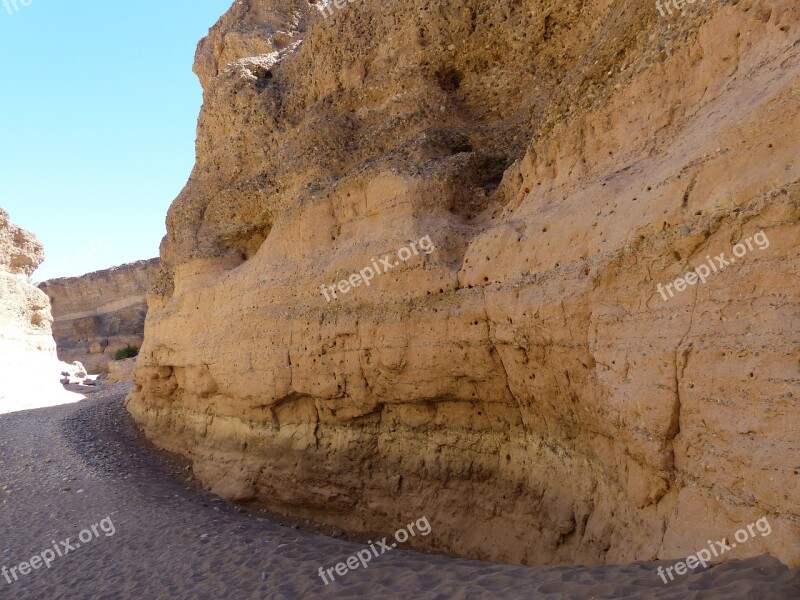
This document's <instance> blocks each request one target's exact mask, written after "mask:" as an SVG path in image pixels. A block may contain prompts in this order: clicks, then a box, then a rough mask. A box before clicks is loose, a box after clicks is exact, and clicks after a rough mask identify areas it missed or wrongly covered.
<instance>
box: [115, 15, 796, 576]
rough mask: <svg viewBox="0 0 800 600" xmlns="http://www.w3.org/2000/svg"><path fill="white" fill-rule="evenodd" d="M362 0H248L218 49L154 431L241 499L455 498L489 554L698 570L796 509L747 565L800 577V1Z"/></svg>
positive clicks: (173, 254)
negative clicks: (792, 568)
mask: <svg viewBox="0 0 800 600" xmlns="http://www.w3.org/2000/svg"><path fill="white" fill-rule="evenodd" d="M344 6H345V8H343V9H337V8H333V10H332V12H333V14H332V16H329V17H327V18H325V17H323V16H322V15H321V13H320V12H319V11H318V10H317V7H315V6H314V5H313V4H309V3H308V2H307V1H306V0H302V1H301V0H295V1H292V2H280V3H279V2H276V1H273V0H246V1H243V2H236V3H235V4H234V6H233V7H232V8H231V9H230V11H229V12H228V13H227V14H226V15H225V16H224V17H223V18H222V19H221V20H220V21H219V23H218V24H217V25H216V26H215V27H214V28H213V29H212V30H211V32H210V34H209V36H208V37H207V38H206V39H204V40H203V41H202V42H201V43H200V45H199V47H198V51H197V59H196V64H195V71H196V73H197V75H198V77H199V78H200V81H201V82H202V84H203V88H204V106H203V109H202V112H201V115H200V120H199V124H198V140H197V163H196V166H195V169H194V172H193V173H192V176H191V178H190V180H189V183H188V184H187V186H186V188H185V189H184V190H183V191H182V192H181V194H180V195H179V197H178V198H177V199H176V200H175V202H174V203H173V205H172V206H171V208H170V210H169V214H168V218H167V225H168V233H167V236H166V238H165V239H164V242H163V243H162V251H161V256H162V270H161V273H160V275H159V276H158V278H157V279H156V281H155V283H154V286H153V288H152V294H151V295H150V296H149V307H150V312H149V313H148V316H147V322H146V326H145V343H144V346H143V349H142V353H141V354H140V357H139V360H138V362H137V367H136V374H135V387H134V391H133V393H132V395H131V396H130V397H129V400H128V409H129V411H130V412H131V413H132V414H133V415H134V417H135V418H136V420H137V421H138V422H139V424H140V425H141V426H142V427H143V428H144V430H145V431H146V433H147V434H148V436H150V437H151V438H152V439H153V440H154V441H156V442H157V443H158V444H160V445H161V446H163V447H165V448H167V449H169V450H172V451H176V452H180V453H182V454H185V455H187V456H189V457H191V459H192V460H193V461H194V469H195V472H196V474H198V476H199V477H201V479H202V480H203V481H204V482H206V483H207V485H208V486H209V487H210V488H211V489H213V490H214V491H215V492H217V493H218V494H220V495H221V496H223V497H225V498H229V499H233V500H239V501H246V502H252V503H257V504H260V505H263V506H266V507H269V508H271V509H273V510H276V511H280V512H283V513H286V514H292V515H296V516H302V517H306V518H312V519H316V520H318V521H323V522H326V523H328V524H336V525H338V526H342V527H346V528H350V529H357V530H363V531H370V532H374V531H382V532H391V531H394V530H395V529H396V528H397V527H398V526H400V525H401V524H403V523H408V522H410V521H409V520H410V519H414V518H418V517H419V516H421V515H427V516H428V517H429V518H430V521H431V523H432V527H433V533H434V535H430V536H427V537H425V538H418V539H415V543H417V544H426V545H427V547H429V548H433V549H436V550H441V551H446V552H451V553H455V554H459V555H464V556H470V557H475V558H485V559H495V560H504V561H511V562H520V563H527V564H534V563H563V562H582V563H595V564H596V563H611V562H626V561H631V560H634V559H652V558H656V557H662V558H665V557H684V556H686V555H688V554H691V553H692V552H694V551H695V550H696V549H697V548H702V547H705V546H706V545H707V540H709V539H711V540H716V539H722V538H723V537H724V536H728V538H729V539H730V538H731V536H732V534H733V532H734V531H735V530H736V529H738V528H739V527H741V526H742V525H745V524H748V523H752V522H754V521H755V520H756V519H759V518H761V517H764V516H766V517H768V518H769V522H770V523H771V525H772V532H771V534H770V535H769V536H759V537H756V539H753V540H751V541H750V542H749V543H747V544H740V545H739V547H738V548H736V549H735V550H733V551H732V552H731V553H729V554H728V555H726V556H730V557H735V556H741V555H753V554H758V553H761V552H764V551H769V552H771V553H773V554H775V555H776V556H778V557H779V558H781V560H783V561H784V562H787V563H792V564H795V565H796V564H800V545H798V543H797V542H798V539H800V526H799V525H798V523H799V519H800V501H798V498H800V493H799V492H800V476H798V467H797V465H798V464H800V459H798V442H797V435H796V431H797V429H798V426H800V405H799V404H798V402H800V387H799V386H798V381H799V379H800V360H799V359H800V343H798V342H800V310H799V309H800V286H798V284H797V281H798V279H797V275H798V268H799V267H800V256H798V244H797V241H798V231H799V230H798V220H799V219H800V187H799V186H798V176H799V175H800V163H798V161H797V149H798V148H797V147H798V139H797V131H798V126H800V109H798V92H799V91H800V78H799V77H798V76H800V43H799V39H800V29H799V28H798V7H797V4H796V2H795V1H794V0H763V1H762V0H759V1H753V0H741V1H738V2H729V3H725V4H723V3H717V2H708V3H695V4H693V5H688V4H687V5H686V8H685V10H684V12H683V14H680V13H679V14H676V15H673V16H671V17H669V18H665V17H662V16H660V14H659V12H658V10H657V9H656V8H655V7H654V6H653V5H652V4H651V3H647V2H644V3H642V2H639V1H634V0H617V1H612V0H594V1H578V0H557V1H556V0H553V1H549V0H522V1H521V2H514V3H511V2H498V1H489V2H486V1H481V2H479V1H477V0H474V1H471V0H449V1H447V2H443V3H436V4H430V3H427V2H422V1H420V0H392V1H391V2H388V3H386V2H382V3H374V2H358V3H353V4H345V5H344ZM676 12H677V11H676ZM425 236H430V240H431V242H432V244H433V245H434V246H435V250H434V251H432V252H430V253H429V254H428V253H426V252H419V253H418V254H412V256H410V257H409V258H408V260H405V261H398V260H396V259H395V260H394V261H393V260H392V256H400V258H403V256H402V255H400V254H399V253H398V252H399V251H400V249H401V248H403V247H406V248H408V247H409V244H410V243H411V242H416V243H417V245H418V246H419V245H420V244H421V242H420V240H422V239H424V238H425ZM765 239H766V240H767V243H768V247H767V245H766V243H765V242H764V240H765ZM745 240H749V244H750V248H749V249H747V251H746V256H744V257H743V258H736V261H738V262H734V263H731V262H730V261H728V260H727V259H726V258H724V257H723V260H725V262H726V265H720V266H719V267H717V263H716V261H715V260H714V259H713V257H715V256H718V255H719V254H720V253H723V252H724V253H725V256H727V257H732V254H731V252H732V246H734V245H735V244H737V243H739V242H742V243H745ZM759 240H760V242H759ZM737 252H738V250H737ZM384 256H388V257H389V258H388V261H389V264H390V265H391V267H392V268H391V270H390V271H389V272H388V273H386V274H382V275H380V276H375V277H374V279H373V280H371V281H370V282H369V285H362V283H363V281H364V280H363V279H361V280H359V279H358V278H355V279H354V280H351V279H350V276H351V274H355V273H359V272H360V271H361V270H362V269H365V268H366V267H370V266H371V265H373V264H375V265H376V266H377V268H380V265H379V264H378V263H377V262H374V261H375V259H380V257H384ZM737 256H738V255H737ZM706 257H709V258H706ZM709 260H712V264H713V266H714V271H711V265H709V266H708V269H707V270H709V274H708V275H707V276H706V275H705V270H700V269H698V272H700V273H703V275H704V280H705V282H698V277H697V276H696V275H695V276H693V285H687V284H686V282H684V283H683V284H682V285H681V284H677V283H674V280H676V278H678V277H680V276H682V275H684V274H686V273H687V271H689V270H690V269H694V268H696V267H699V266H700V265H706V264H708V261H709ZM393 263H397V264H396V265H394V264H393ZM366 276H368V274H366V273H365V277H366ZM340 281H341V282H342V283H340V284H338V286H337V282H340ZM342 284H344V285H342ZM667 284H670V286H671V287H663V286H667ZM331 285H334V286H335V287H334V289H333V290H331V289H330V286H331ZM659 285H661V286H662V287H661V288H659V287H658V286H659ZM321 286H326V287H325V288H323V287H321ZM349 286H352V288H351V289H349V291H345V290H347V288H348V287H349ZM679 288H680V291H679ZM323 290H325V293H323ZM660 290H665V291H664V292H663V296H662V292H661V291H660ZM334 291H337V297H336V298H335V299H334V298H333V297H332V295H333V292H334ZM670 294H671V296H670ZM326 295H327V296H328V297H330V300H328V299H326Z"/></svg>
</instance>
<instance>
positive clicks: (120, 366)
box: [106, 358, 136, 383]
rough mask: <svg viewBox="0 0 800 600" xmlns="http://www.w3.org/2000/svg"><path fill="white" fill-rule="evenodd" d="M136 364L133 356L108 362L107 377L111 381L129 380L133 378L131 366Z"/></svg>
mask: <svg viewBox="0 0 800 600" xmlns="http://www.w3.org/2000/svg"><path fill="white" fill-rule="evenodd" d="M134 366H136V359H135V358H126V359H124V360H117V361H112V362H109V363H108V377H107V378H106V379H108V381H109V382H111V383H116V382H118V381H131V380H132V379H133V368H134Z"/></svg>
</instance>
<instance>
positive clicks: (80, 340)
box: [39, 258, 159, 373]
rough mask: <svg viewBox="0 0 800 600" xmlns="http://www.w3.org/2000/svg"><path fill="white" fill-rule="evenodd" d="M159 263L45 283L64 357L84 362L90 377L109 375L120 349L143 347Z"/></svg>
mask: <svg viewBox="0 0 800 600" xmlns="http://www.w3.org/2000/svg"><path fill="white" fill-rule="evenodd" d="M158 264H159V261H158V259H157V258H154V259H151V260H140V261H138V262H134V263H130V264H127V265H122V266H119V267H114V268H112V269H107V270H104V271H97V272H96V273H89V274H88V275H83V276H81V277H65V278H62V279H51V280H50V281H45V282H44V283H41V284H40V285H39V287H40V289H41V290H43V291H44V292H45V293H46V294H47V295H48V296H49V297H50V301H51V303H52V306H53V318H54V319H55V322H54V324H53V334H54V336H55V339H56V344H57V346H58V356H59V358H60V359H61V360H63V361H65V362H72V361H76V360H77V361H80V362H81V363H83V364H84V365H85V366H86V368H87V369H88V370H89V371H90V372H91V373H101V372H105V371H108V363H109V361H113V360H114V354H115V353H116V351H117V350H120V349H121V348H125V347H126V346H134V347H136V348H139V347H141V345H142V338H143V336H144V319H145V316H146V315H147V290H148V288H149V287H150V285H151V284H152V282H153V280H154V278H155V275H156V273H157V272H158Z"/></svg>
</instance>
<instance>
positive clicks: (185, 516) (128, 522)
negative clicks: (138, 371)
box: [0, 383, 800, 600]
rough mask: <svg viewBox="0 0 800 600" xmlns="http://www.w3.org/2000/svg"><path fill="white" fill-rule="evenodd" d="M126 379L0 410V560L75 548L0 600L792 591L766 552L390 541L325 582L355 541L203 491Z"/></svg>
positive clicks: (791, 594) (796, 584)
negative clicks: (671, 564)
mask: <svg viewBox="0 0 800 600" xmlns="http://www.w3.org/2000/svg"><path fill="white" fill-rule="evenodd" d="M128 385H129V384H125V383H122V384H116V385H113V386H108V387H105V388H104V389H102V390H100V391H98V392H96V393H93V394H91V395H90V396H89V398H88V399H87V400H84V401H82V402H79V403H77V404H70V405H65V406H57V407H52V408H43V409H38V410H32V411H27V412H18V413H12V414H7V415H3V416H0V500H1V501H2V509H0V567H5V568H6V569H11V568H12V567H17V566H18V565H19V564H20V563H22V562H24V561H28V560H29V559H30V558H31V557H32V556H34V555H35V554H40V555H41V554H42V552H43V551H45V550H48V549H51V548H53V544H54V543H55V544H56V545H57V546H58V548H59V551H61V552H63V549H64V547H65V546H64V545H63V544H60V542H62V541H66V539H67V538H70V540H69V542H68V544H69V546H72V547H74V549H73V550H72V551H70V552H69V553H68V554H66V555H64V556H61V557H58V556H56V557H55V559H54V560H51V561H50V563H51V564H50V568H49V569H48V568H46V566H44V565H41V566H40V568H39V569H37V570H33V571H31V572H30V573H29V574H27V575H21V574H19V571H17V574H18V578H19V580H18V581H14V580H13V576H11V577H10V578H11V580H12V583H11V584H9V583H8V582H7V581H6V579H5V577H3V576H2V575H0V598H13V599H19V600H25V599H28V598H36V599H48V600H51V599H52V600H56V599H61V598H63V599H70V600H80V599H84V598H85V599H90V598H91V599H109V600H110V599H120V598H121V599H127V598H136V599H150V598H153V599H161V598H164V599H176V598H177V599H180V598H187V599H188V598H193V599H206V598H207V599H215V600H216V599H217V598H225V599H226V600H235V599H240V598H241V599H245V598H247V599H250V598H253V599H254V598H267V599H273V598H275V599H278V598H280V599H291V600H298V599H306V598H333V599H336V598H369V599H372V598H382V599H395V598H396V599H403V600H406V599H411V598H413V599H431V600H432V599H437V600H438V599H441V600H444V599H451V598H458V599H461V598H463V599H482V598H487V599H489V598H491V599H496V598H500V599H516V598H519V599H526V600H529V599H538V598H547V599H557V598H558V599H562V598H565V599H566V598H572V599H589V598H598V599H599V598H636V599H647V598H674V599H681V600H684V599H687V598H688V599H692V598H698V599H699V598H715V599H716V598H721V599H724V598H737V599H739V598H742V599H744V598H747V599H751V598H758V599H759V600H770V599H797V598H800V570H794V571H790V570H788V569H787V568H786V567H785V566H783V565H781V564H780V563H779V562H778V561H777V560H775V559H773V558H771V557H768V556H762V557H759V558H754V559H750V560H747V561H735V562H730V563H726V564H723V565H719V566H717V567H713V568H711V569H709V570H707V571H705V572H701V573H694V574H692V575H690V576H685V577H683V578H681V579H680V581H675V582H673V583H670V584H668V585H664V584H663V583H662V582H661V580H660V579H659V578H658V576H657V575H656V570H655V569H656V566H657V565H658V564H659V563H635V564H630V565H624V566H615V567H599V568H598V567H595V568H586V567H540V568H525V567H518V566H510V565H500V564H492V563H481V562H475V561H466V560H458V559H452V558H448V557H443V556H432V555H425V554H417V553H413V552H405V551H403V550H401V549H398V550H394V551H391V552H389V553H387V554H385V555H383V556H380V557H378V558H375V559H373V560H372V562H370V566H369V568H368V569H366V570H365V569H362V568H359V569H357V570H355V571H352V572H350V573H348V574H347V575H346V576H344V577H342V578H340V580H339V581H337V582H336V583H331V584H330V585H328V586H326V585H324V584H323V582H322V580H321V578H320V577H319V576H318V574H317V571H318V569H319V568H320V567H321V566H323V565H325V566H326V567H330V566H333V565H334V564H336V563H337V562H339V561H342V560H345V559H346V558H347V557H348V556H350V555H353V554H355V553H356V552H358V551H359V550H362V549H363V548H364V546H363V545H362V544H360V543H355V542H350V541H346V540H344V539H337V538H333V537H326V536H321V535H317V534H314V533H311V532H307V531H303V530H299V529H295V528H294V527H288V526H283V525H279V524H277V523H275V522H273V521H272V520H268V519H264V518H261V517H260V516H259V515H256V514H253V513H250V512H248V511H245V510H244V509H242V508H240V507H236V506H232V505H230V504H227V503H225V502H222V501H221V500H219V499H217V498H215V497H214V496H212V495H211V494H209V493H207V492H205V491H203V490H202V489H201V488H200V487H199V486H197V484H196V483H195V482H194V481H193V480H192V479H191V476H190V475H189V471H188V470H187V466H186V464H185V463H182V462H180V461H179V460H177V459H175V458H174V457H170V456H167V455H165V454H164V453H161V452H157V451H155V450H153V449H152V447H151V446H149V444H147V443H146V442H145V441H144V440H143V439H142V438H141V436H140V435H139V434H138V432H137V431H136V430H135V428H134V427H133V424H132V422H131V420H130V418H129V416H128V415H127V413H126V412H125V410H124V408H123V406H122V400H123V398H124V396H125V394H126V392H127V389H128ZM92 525H94V526H95V532H94V533H93V532H92V531H91V527H92ZM432 527H433V532H432V534H431V535H435V531H436V524H435V523H432ZM82 530H85V532H84V537H85V538H91V539H90V540H89V539H87V541H86V542H85V543H81V542H79V541H78V536H79V532H81V531H82ZM391 533H393V532H387V535H390V534H391ZM78 544H80V547H77V546H78ZM52 554H55V551H54V552H52ZM660 564H664V565H666V564H668V563H660Z"/></svg>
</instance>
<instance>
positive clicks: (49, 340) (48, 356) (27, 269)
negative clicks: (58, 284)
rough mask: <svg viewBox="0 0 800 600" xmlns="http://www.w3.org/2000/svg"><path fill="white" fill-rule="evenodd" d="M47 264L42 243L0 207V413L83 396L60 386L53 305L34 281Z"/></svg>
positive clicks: (60, 368)
mask: <svg viewBox="0 0 800 600" xmlns="http://www.w3.org/2000/svg"><path fill="white" fill-rule="evenodd" d="M43 260H44V248H43V247H42V244H41V243H40V242H39V240H37V239H36V237H35V236H34V235H33V234H31V233H29V232H27V231H25V230H24V229H21V228H20V227H17V226H16V225H14V224H13V223H11V222H10V221H9V218H8V213H7V212H5V211H4V210H3V209H2V208H0V414H5V413H7V412H11V411H14V410H22V409H26V408H36V407H41V406H50V405H54V404H58V403H60V402H64V401H67V400H75V399H80V398H81V397H82V396H77V395H75V394H70V393H68V392H65V391H64V388H63V387H62V386H61V385H60V384H59V380H60V378H61V371H62V369H63V368H64V367H65V365H62V364H60V363H59V361H58V359H57V358H56V344H55V341H54V340H53V334H52V331H51V325H52V322H53V318H52V316H51V314H50V302H49V300H48V298H47V295H46V294H44V293H43V292H42V291H40V290H39V289H37V288H36V287H35V286H34V285H32V284H31V281H30V276H31V274H32V273H33V272H34V271H35V270H36V268H37V267H38V266H39V265H40V264H41V262H42V261H43Z"/></svg>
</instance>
